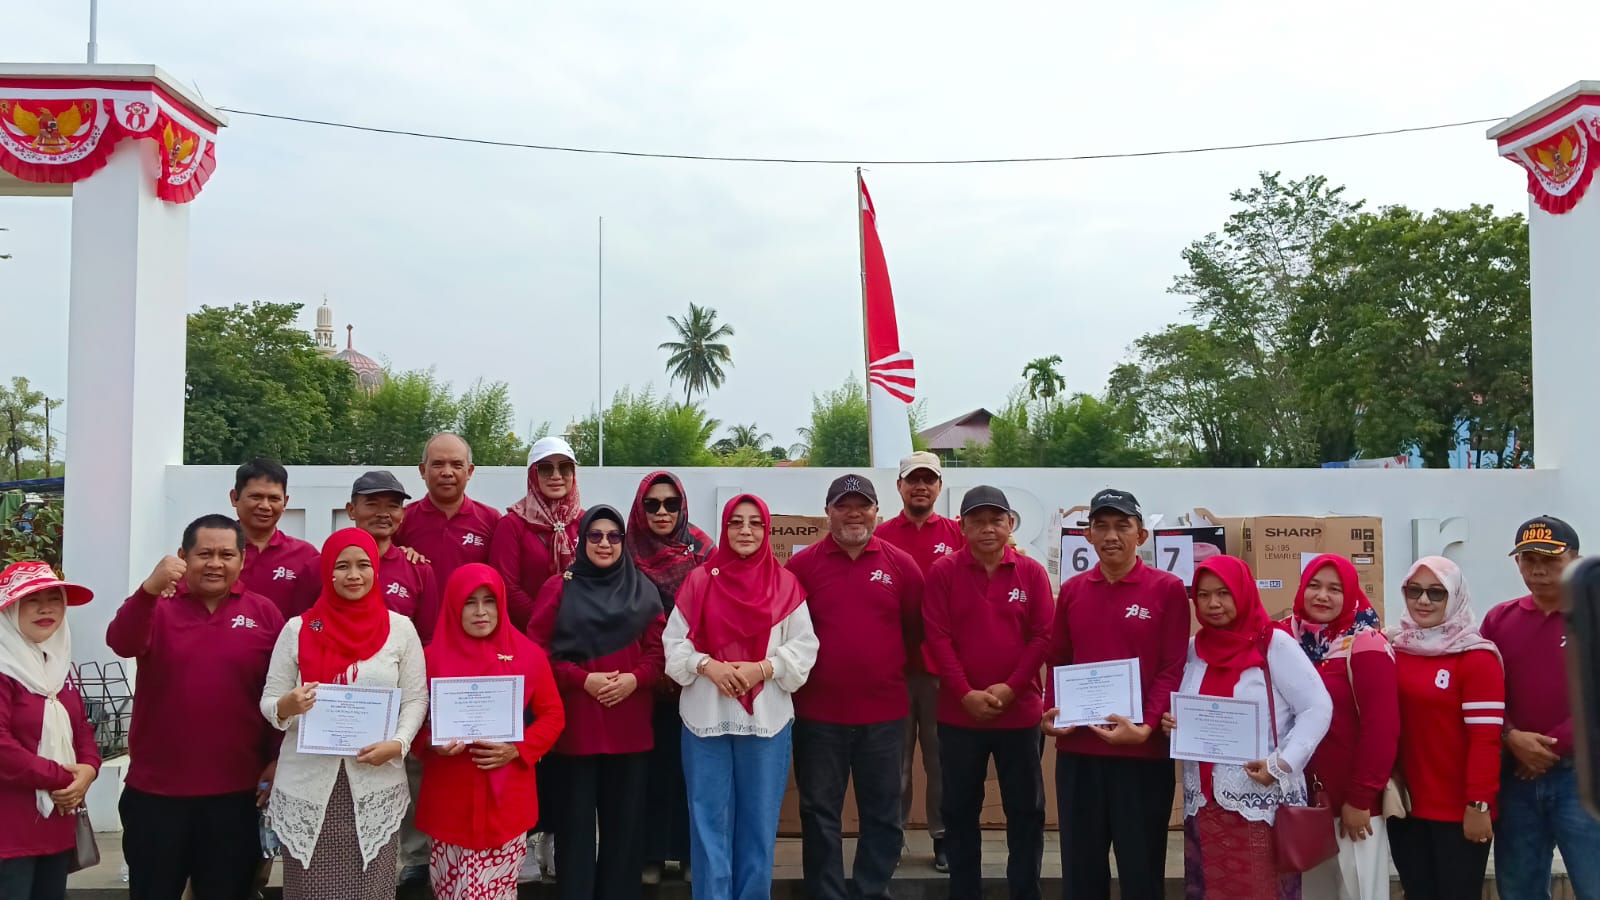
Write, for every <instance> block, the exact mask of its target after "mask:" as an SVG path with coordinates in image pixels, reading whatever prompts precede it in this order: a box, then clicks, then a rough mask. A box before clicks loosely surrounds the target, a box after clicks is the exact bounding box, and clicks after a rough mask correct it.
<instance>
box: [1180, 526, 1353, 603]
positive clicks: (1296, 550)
mask: <svg viewBox="0 0 1600 900" xmlns="http://www.w3.org/2000/svg"><path fill="white" fill-rule="evenodd" d="M1196 512H1197V513H1199V514H1201V515H1205V516H1206V517H1207V518H1210V519H1211V520H1212V521H1214V522H1216V523H1217V524H1218V525H1221V526H1223V529H1224V531H1225V532H1226V534H1227V538H1226V540H1227V545H1228V546H1229V547H1230V548H1238V555H1239V556H1240V557H1241V558H1242V559H1244V560H1245V561H1246V562H1248V563H1249V564H1250V569H1251V571H1253V572H1255V575H1256V585H1257V586H1258V587H1259V588H1260V589H1261V602H1262V603H1263V604H1264V605H1265V606H1266V608H1267V612H1268V613H1269V614H1271V615H1272V617H1273V618H1274V619H1281V618H1283V617H1284V616H1287V615H1289V613H1291V612H1292V611H1293V610H1294V595H1295V592H1296V591H1298V590H1299V588H1300V575H1301V572H1302V571H1304V568H1305V566H1306V565H1308V564H1309V563H1310V562H1311V560H1312V559H1314V558H1316V557H1317V556H1320V555H1321V554H1324V553H1337V554H1339V555H1341V556H1344V557H1347V558H1349V560H1350V561H1351V562H1353V563H1355V567H1356V574H1357V575H1359V576H1360V578H1361V589H1362V590H1363V591H1365V592H1366V595H1367V598H1368V599H1369V600H1371V601H1372V605H1373V607H1374V608H1375V609H1377V611H1378V616H1379V620H1380V621H1382V618H1383V613H1384V602H1383V601H1384V590H1383V588H1384V582H1383V520H1382V519H1379V518H1375V517H1372V516H1320V517H1318V516H1249V517H1244V518H1219V517H1216V516H1211V515H1210V514H1209V513H1207V512H1206V511H1205V510H1197V511H1196ZM1235 534H1237V535H1238V538H1237V539H1235V538H1234V535H1235Z"/></svg>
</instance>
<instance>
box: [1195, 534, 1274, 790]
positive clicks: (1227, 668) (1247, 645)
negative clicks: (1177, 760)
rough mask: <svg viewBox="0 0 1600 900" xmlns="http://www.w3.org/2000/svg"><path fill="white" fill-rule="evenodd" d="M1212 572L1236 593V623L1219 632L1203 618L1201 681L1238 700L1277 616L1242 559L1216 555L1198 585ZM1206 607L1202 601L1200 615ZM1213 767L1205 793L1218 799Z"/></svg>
mask: <svg viewBox="0 0 1600 900" xmlns="http://www.w3.org/2000/svg"><path fill="white" fill-rule="evenodd" d="M1201 572H1210V573H1211V574H1213V575H1215V576H1217V577H1218V578H1220V579H1222V583H1223V584H1224V585H1226V586H1227V588H1228V592H1229V593H1231V594H1233V606H1234V610H1235V613H1234V617H1233V621H1232V622H1230V623H1229V624H1227V625H1224V626H1222V627H1221V628H1214V627H1212V626H1210V625H1207V624H1206V623H1205V619H1200V633H1199V634H1196V635H1195V638H1194V649H1195V654H1196V655H1197V656H1199V657H1200V658H1201V659H1202V660H1204V661H1205V664H1206V674H1205V676H1204V677H1203V678H1201V679H1200V693H1202V694H1206V695H1209V696H1212V697H1232V696H1233V689H1234V687H1235V686H1236V685H1238V683H1239V676H1240V675H1243V674H1244V673H1245V670H1247V669H1254V668H1257V667H1260V666H1264V665H1266V662H1267V658H1266V655H1265V653H1266V646H1267V641H1269V640H1271V638H1272V630H1273V626H1272V617H1271V616H1268V615H1267V608H1266V607H1265V606H1263V605H1262V604H1261V591H1260V590H1259V589H1258V588H1257V587H1256V576H1255V574H1254V573H1253V572H1251V571H1250V565H1249V564H1248V563H1246V562H1245V561H1244V560H1242V559H1240V558H1238V557H1237V556H1213V557H1211V558H1210V559H1208V560H1206V561H1205V562H1202V563H1200V564H1199V565H1197V566H1195V569H1194V581H1195V584H1196V585H1199V584H1200V573H1201ZM1199 616H1200V609H1199V604H1198V602H1196V606H1195V617H1196V618H1199ZM1211 767H1212V764H1211V763H1201V764H1200V789H1201V790H1202V791H1203V792H1204V793H1205V795H1206V797H1207V798H1208V799H1211V800H1215V798H1214V797H1212V793H1211V771H1212V768H1211Z"/></svg>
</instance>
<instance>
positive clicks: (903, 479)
mask: <svg viewBox="0 0 1600 900" xmlns="http://www.w3.org/2000/svg"><path fill="white" fill-rule="evenodd" d="M895 487H896V488H898V489H899V491H900V504H901V510H900V515H898V516H895V517H894V518H892V519H890V520H889V521H887V522H884V523H883V524H882V525H879V526H878V530H877V536H878V537H880V538H882V539H883V540H884V541H886V542H888V543H890V544H893V545H895V546H896V547H899V548H900V549H901V550H904V551H906V552H907V553H909V554H911V558H912V559H914V560H916V561H917V566H918V567H919V568H921V569H922V574H923V575H927V574H928V570H929V569H930V568H932V567H933V564H934V563H935V562H937V561H938V560H940V559H943V558H944V557H946V556H949V555H950V554H952V553H954V552H956V551H957V550H960V549H961V548H962V547H963V546H965V545H966V542H967V541H966V538H963V537H962V536H961V525H960V524H959V523H957V522H956V520H955V519H948V518H945V517H944V516H941V515H939V514H938V513H936V512H934V511H933V507H934V504H935V503H937V502H938V500H939V493H940V491H941V490H943V488H944V470H943V468H942V467H941V466H940V464H939V457H937V456H935V455H934V454H932V453H929V452H927V451H926V450H919V451H917V452H916V453H913V454H911V455H910V456H908V457H906V458H905V459H902V460H900V478H899V480H897V481H896V482H895ZM906 690H907V692H908V693H909V694H910V695H911V714H910V715H909V716H907V717H906V738H905V754H904V756H903V757H902V759H901V763H900V819H901V821H902V822H904V821H905V820H907V819H908V818H910V816H911V794H912V790H911V787H912V772H913V768H914V766H915V765H916V755H917V754H916V750H917V747H918V746H919V744H920V746H921V747H922V773H923V777H924V778H925V779H926V790H925V791H924V793H923V809H924V811H925V813H926V815H927V817H928V836H929V837H931V838H933V867H934V869H936V870H938V871H940V872H948V871H950V863H949V861H948V860H947V859H946V858H945V853H944V817H943V816H942V815H940V813H939V804H940V803H941V802H942V799H943V798H942V790H941V788H942V787H943V785H942V784H941V782H942V781H943V779H944V774H943V773H942V772H941V771H940V770H939V725H938V718H937V716H936V710H937V708H938V704H939V676H937V675H935V674H933V673H931V672H929V671H928V665H927V660H926V659H925V658H924V654H923V652H922V648H921V647H918V648H916V649H915V650H914V651H913V652H912V653H911V654H910V658H909V659H908V660H907V664H906Z"/></svg>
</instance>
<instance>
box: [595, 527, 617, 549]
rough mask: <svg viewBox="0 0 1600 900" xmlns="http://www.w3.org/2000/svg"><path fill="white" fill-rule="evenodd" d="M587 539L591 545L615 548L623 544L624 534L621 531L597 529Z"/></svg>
mask: <svg viewBox="0 0 1600 900" xmlns="http://www.w3.org/2000/svg"><path fill="white" fill-rule="evenodd" d="M586 537H588V539H589V543H591V544H610V545H611V546H613V547H615V546H616V545H618V544H620V543H622V532H620V531H601V530H600V529H598V528H596V529H595V530H593V531H591V532H589V533H588V535H586Z"/></svg>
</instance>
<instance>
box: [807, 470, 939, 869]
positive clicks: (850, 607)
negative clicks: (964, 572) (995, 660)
mask: <svg viewBox="0 0 1600 900" xmlns="http://www.w3.org/2000/svg"><path fill="white" fill-rule="evenodd" d="M826 511H827V515H828V534H827V536H826V537H824V538H823V539H822V540H820V541H818V542H817V543H815V544H812V545H810V546H809V547H806V548H805V549H804V550H801V551H800V552H799V553H796V554H795V555H794V556H793V557H792V558H791V559H790V560H789V565H788V569H789V571H791V572H793V573H794V575H795V577H796V578H798V579H799V580H800V585H801V586H802V587H803V588H805V592H806V603H807V606H808V608H809V609H810V610H811V622H812V625H813V626H814V627H815V628H816V632H817V640H818V642H819V647H820V649H819V650H818V651H817V661H816V665H815V666H814V667H813V668H812V670H811V675H810V677H809V678H808V679H807V681H806V684H805V687H803V688H801V689H800V690H798V691H796V692H795V695H794V709H795V723H794V777H795V786H796V788H797V789H798V790H799V794H800V829H801V836H802V840H803V846H802V862H803V865H804V870H805V882H806V896H808V897H814V898H819V900H845V898H846V897H847V896H848V897H852V898H855V897H860V898H869V900H888V897H889V881H890V879H891V878H893V877H894V869H895V863H896V862H897V861H898V860H899V858H900V845H901V829H900V825H901V822H900V791H899V790H898V786H899V774H900V763H901V756H902V753H903V750H902V747H903V745H904V741H905V727H906V725H905V719H906V708H907V704H908V702H909V701H908V699H907V697H906V676H905V672H906V661H907V659H908V658H909V657H910V656H911V655H912V654H914V653H915V652H917V650H918V648H919V647H920V646H921V643H922V587H923V578H922V570H921V569H920V568H919V567H918V566H917V563H916V560H914V559H912V558H911V555H910V554H908V553H906V552H905V551H904V550H901V549H900V548H898V547H896V546H894V545H892V544H889V543H887V542H886V541H883V540H881V539H880V538H878V537H876V536H875V535H874V534H873V530H874V528H875V527H876V525H877V521H878V493H877V490H876V489H874V488H873V486H872V482H871V481H869V480H868V479H867V478H866V477H864V476H861V475H843V476H840V477H839V478H836V479H834V482H833V484H832V485H830V486H829V487H828V496H827V506H826ZM852 779H853V780H854V783H855V797H856V811H857V813H858V814H859V816H860V819H861V832H860V834H861V836H860V839H859V840H858V841H857V843H856V856H855V866H854V870H853V872H852V877H853V878H854V882H855V884H854V888H853V889H852V890H849V891H848V892H847V891H846V888H845V880H844V847H843V841H842V838H841V833H840V831H841V827H840V818H841V814H842V812H843V808H844V795H845V787H846V786H847V785H848V784H850V783H851V781H852Z"/></svg>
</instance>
